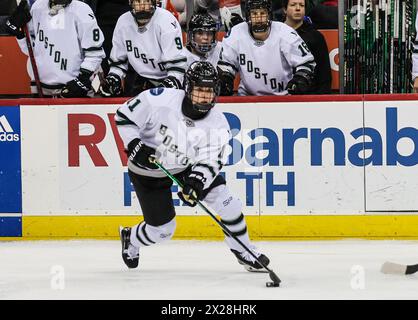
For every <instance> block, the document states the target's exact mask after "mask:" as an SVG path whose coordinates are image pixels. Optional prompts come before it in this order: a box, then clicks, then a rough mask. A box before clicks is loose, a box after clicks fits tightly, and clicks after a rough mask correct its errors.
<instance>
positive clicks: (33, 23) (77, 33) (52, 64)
mask: <svg viewBox="0 0 418 320" xmlns="http://www.w3.org/2000/svg"><path fill="white" fill-rule="evenodd" d="M29 10H30V11H29ZM26 24H28V30H29V33H30V35H31V38H32V42H33V53H34V57H35V61H36V63H37V66H38V72H39V80H40V82H41V87H42V90H43V93H44V94H45V95H46V96H58V97H63V98H75V97H85V96H87V95H88V94H89V93H90V94H93V91H92V90H91V81H90V80H91V78H92V75H93V73H94V72H96V71H97V69H98V68H99V66H100V63H101V62H102V59H103V58H104V57H105V53H104V51H103V49H102V43H103V40H104V37H103V33H102V31H101V30H100V28H99V27H98V25H97V21H96V18H95V17H94V14H93V11H92V10H91V8H90V7H89V6H88V5H87V4H85V3H83V2H81V1H72V0H37V1H36V2H35V3H34V4H33V6H32V7H31V8H30V9H29V7H28V5H27V2H26V1H22V2H21V3H20V4H19V6H18V7H17V9H16V11H15V12H14V13H13V14H12V15H11V16H10V18H9V20H8V21H7V23H6V25H7V27H8V29H9V30H10V33H12V34H14V35H15V36H16V37H17V39H18V43H19V46H20V47H21V49H22V51H23V52H24V53H25V54H28V47H27V44H26V40H25V34H24V31H23V28H24V27H25V25H26ZM32 80H35V79H34V77H33V76H32ZM31 85H32V92H33V93H36V91H37V90H36V87H35V82H34V81H33V82H32V83H31Z"/></svg>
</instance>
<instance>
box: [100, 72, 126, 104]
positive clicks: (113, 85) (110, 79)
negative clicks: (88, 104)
mask: <svg viewBox="0 0 418 320" xmlns="http://www.w3.org/2000/svg"><path fill="white" fill-rule="evenodd" d="M99 93H100V95H101V96H102V97H106V98H107V97H115V96H118V95H120V94H121V93H122V80H121V78H120V77H119V76H118V75H117V74H114V73H109V74H108V75H107V77H106V78H105V79H104V81H103V83H102V85H101V86H100V88H99Z"/></svg>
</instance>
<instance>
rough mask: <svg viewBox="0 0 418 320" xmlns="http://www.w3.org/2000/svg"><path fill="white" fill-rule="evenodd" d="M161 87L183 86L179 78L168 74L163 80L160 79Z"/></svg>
mask: <svg viewBox="0 0 418 320" xmlns="http://www.w3.org/2000/svg"><path fill="white" fill-rule="evenodd" d="M160 86H161V87H164V88H174V89H182V88H183V86H182V85H181V82H180V80H179V79H177V78H176V77H173V76H168V77H167V78H165V79H164V80H163V81H161V85H160Z"/></svg>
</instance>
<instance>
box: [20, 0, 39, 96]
mask: <svg viewBox="0 0 418 320" xmlns="http://www.w3.org/2000/svg"><path fill="white" fill-rule="evenodd" d="M22 1H25V2H27V1H26V0H22ZM20 2H21V1H19V0H17V1H16V3H17V5H19V3H20ZM23 31H24V33H25V38H26V46H27V47H28V53H29V59H30V64H31V66H32V71H33V76H34V78H35V83H36V89H37V90H38V95H39V98H43V97H44V94H43V92H42V86H41V80H39V73H38V66H37V65H36V60H35V55H34V54H33V48H32V43H31V39H30V34H29V30H28V25H25V26H24V28H23Z"/></svg>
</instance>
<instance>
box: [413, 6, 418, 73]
mask: <svg viewBox="0 0 418 320" xmlns="http://www.w3.org/2000/svg"><path fill="white" fill-rule="evenodd" d="M415 30H416V32H417V35H416V38H415V41H413V42H412V81H414V79H415V78H416V77H418V13H417V17H416V19H415Z"/></svg>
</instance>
